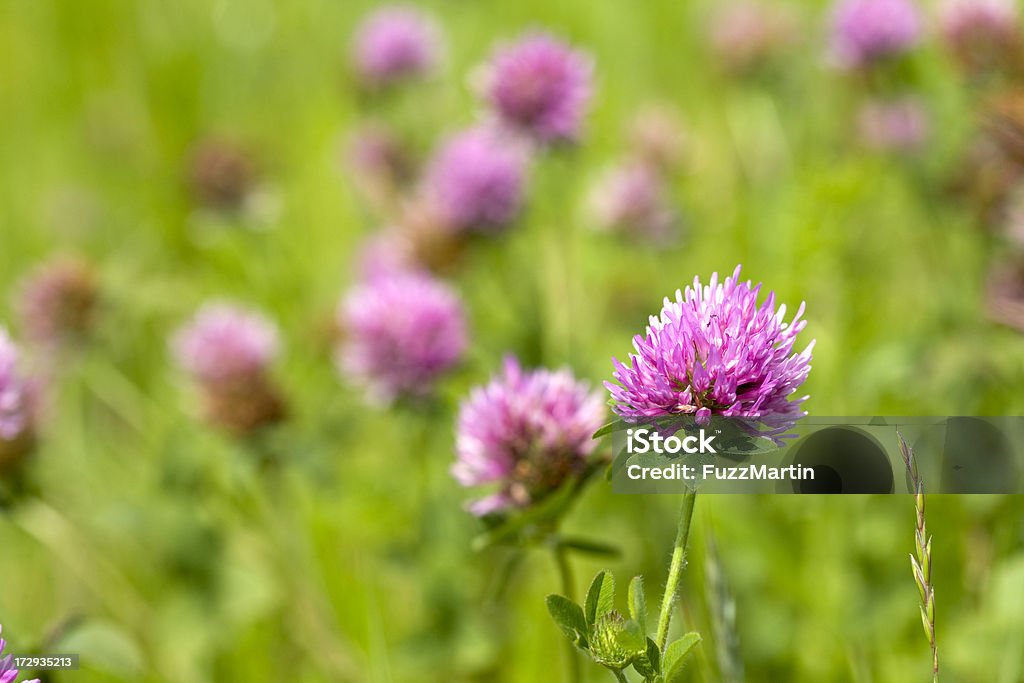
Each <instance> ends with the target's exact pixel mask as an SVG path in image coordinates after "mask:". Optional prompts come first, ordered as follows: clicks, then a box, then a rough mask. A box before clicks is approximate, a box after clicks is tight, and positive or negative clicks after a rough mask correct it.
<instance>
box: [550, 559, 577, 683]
mask: <svg viewBox="0 0 1024 683" xmlns="http://www.w3.org/2000/svg"><path fill="white" fill-rule="evenodd" d="M551 552H552V553H553V554H554V556H555V564H556V565H558V576H559V579H560V580H561V583H562V595H564V596H565V597H567V598H569V599H570V600H572V601H574V602H575V601H576V591H575V590H573V586H574V585H575V582H574V580H573V574H572V565H570V564H569V553H568V551H567V550H566V548H565V547H564V546H562V545H560V544H555V545H553V546H551ZM563 640H565V644H566V646H567V650H566V655H567V656H568V657H569V680H570V681H571V683H582V681H583V670H582V669H581V668H580V658H579V653H578V652H576V646H575V645H573V643H572V641H570V640H568V639H563Z"/></svg>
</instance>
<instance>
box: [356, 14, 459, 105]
mask: <svg viewBox="0 0 1024 683" xmlns="http://www.w3.org/2000/svg"><path fill="white" fill-rule="evenodd" d="M440 57H441V32H440V29H439V28H438V26H437V24H436V23H435V22H434V21H433V20H432V19H430V18H429V17H427V16H426V15H424V14H423V13H422V12H420V11H419V10H417V9H415V8H413V7H404V6H391V7H384V8H382V9H379V10H377V11H375V12H373V13H372V14H370V15H369V16H368V17H366V19H364V20H363V22H362V24H360V26H359V28H358V29H357V31H356V37H355V44H354V46H353V60H354V62H355V69H356V73H357V74H358V76H359V77H360V79H361V80H362V81H363V83H365V84H366V85H369V86H374V87H380V86H386V85H390V84H392V83H395V82H397V81H401V80H405V79H409V78H416V77H420V76H424V75H426V74H428V73H430V72H431V71H432V70H433V69H434V68H435V67H436V66H437V63H438V62H439V61H440Z"/></svg>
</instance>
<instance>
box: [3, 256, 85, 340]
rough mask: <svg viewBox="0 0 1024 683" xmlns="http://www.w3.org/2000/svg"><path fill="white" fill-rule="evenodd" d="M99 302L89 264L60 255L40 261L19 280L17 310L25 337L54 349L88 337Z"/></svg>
mask: <svg viewBox="0 0 1024 683" xmlns="http://www.w3.org/2000/svg"><path fill="white" fill-rule="evenodd" d="M98 304H99V283H98V282H97V278H96V274H95V272H94V271H93V269H92V267H91V266H89V265H88V264H87V263H86V262H84V261H81V260H79V259H75V258H70V257H63V258H58V259H56V260H53V261H49V262H47V263H44V264H42V265H41V266H39V267H38V268H37V269H35V270H34V271H32V272H31V273H30V274H29V275H28V276H27V277H26V278H25V279H24V280H23V281H22V283H21V286H20V291H19V297H18V301H17V309H18V314H19V317H20V319H21V324H22V328H23V330H24V335H25V338H26V339H27V340H29V341H30V342H32V343H33V344H39V345H41V346H44V347H48V348H53V347H58V346H61V345H62V344H64V343H66V342H73V341H75V340H79V339H81V338H83V337H85V336H87V335H88V334H89V332H91V330H92V327H93V323H94V322H95V317H96V312H97V311H96V309H97V307H98Z"/></svg>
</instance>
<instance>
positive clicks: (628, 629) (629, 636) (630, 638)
mask: <svg viewBox="0 0 1024 683" xmlns="http://www.w3.org/2000/svg"><path fill="white" fill-rule="evenodd" d="M615 640H616V641H618V643H619V645H621V646H622V647H623V648H625V649H626V650H629V651H630V652H635V653H642V652H646V651H647V636H646V635H645V634H644V630H643V629H642V628H641V627H640V624H638V623H636V622H635V621H633V620H632V619H629V620H627V621H626V623H624V624H623V625H622V630H621V631H619V632H618V633H616V634H615Z"/></svg>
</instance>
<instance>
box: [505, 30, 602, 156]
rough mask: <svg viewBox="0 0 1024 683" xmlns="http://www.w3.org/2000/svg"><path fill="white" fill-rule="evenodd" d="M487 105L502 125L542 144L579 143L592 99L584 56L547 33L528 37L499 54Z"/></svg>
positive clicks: (589, 66)
mask: <svg viewBox="0 0 1024 683" xmlns="http://www.w3.org/2000/svg"><path fill="white" fill-rule="evenodd" d="M489 68H490V71H489V74H488V86H487V91H486V96H487V101H488V102H489V103H490V105H491V107H493V109H494V111H495V113H496V114H497V115H498V117H499V119H500V120H501V121H502V122H503V123H505V124H506V125H508V126H510V127H512V128H515V129H518V130H522V131H524V132H526V133H527V134H529V135H530V136H532V137H533V138H535V139H536V140H538V141H540V142H543V143H554V142H572V141H575V140H577V139H578V138H579V135H580V132H581V129H582V125H583V117H584V116H585V115H586V112H587V107H588V105H589V102H590V96H591V81H592V65H591V60H590V58H589V57H588V56H586V55H584V54H583V53H580V52H576V51H574V50H572V49H571V48H570V47H569V46H568V45H566V44H565V43H563V42H562V41H560V40H558V39H556V38H553V37H552V36H549V35H547V34H545V33H531V34H527V35H525V36H523V37H522V38H520V39H519V40H518V41H517V42H515V43H512V44H510V45H505V46H503V47H501V48H499V49H498V50H497V52H496V53H495V55H494V57H493V59H492V60H491V63H490V67H489Z"/></svg>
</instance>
